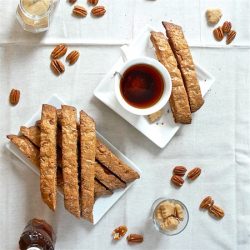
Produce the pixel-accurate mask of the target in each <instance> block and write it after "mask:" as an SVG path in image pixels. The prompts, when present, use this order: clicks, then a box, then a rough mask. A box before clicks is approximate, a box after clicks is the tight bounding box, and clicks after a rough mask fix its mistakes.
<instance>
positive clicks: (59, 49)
mask: <svg viewBox="0 0 250 250" xmlns="http://www.w3.org/2000/svg"><path fill="white" fill-rule="evenodd" d="M67 49H68V48H67V46H66V45H64V44H58V45H57V46H56V47H55V48H54V49H53V51H52V52H51V58H52V59H58V58H60V57H62V56H64V55H65V54H66V52H67Z"/></svg>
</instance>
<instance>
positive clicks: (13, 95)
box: [9, 89, 20, 105]
mask: <svg viewBox="0 0 250 250" xmlns="http://www.w3.org/2000/svg"><path fill="white" fill-rule="evenodd" d="M19 99H20V90H18V89H12V90H11V91H10V96H9V101H10V103H11V104H12V105H17V104H18V102H19Z"/></svg>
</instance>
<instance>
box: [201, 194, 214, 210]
mask: <svg viewBox="0 0 250 250" xmlns="http://www.w3.org/2000/svg"><path fill="white" fill-rule="evenodd" d="M213 204H214V200H213V199H212V197H211V196H207V197H206V198H204V199H203V200H202V202H201V204H200V208H202V209H209V208H210V207H211V206H213Z"/></svg>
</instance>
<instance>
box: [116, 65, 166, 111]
mask: <svg viewBox="0 0 250 250" xmlns="http://www.w3.org/2000/svg"><path fill="white" fill-rule="evenodd" d="M120 91H121V95H122V97H123V98H124V100H125V101H126V102H127V103H128V104H129V105H131V106H133V107H135V108H142V109H143V108H149V107H151V106H153V105H154V104H156V103H157V102H158V101H159V100H160V99H161V97H162V94H163V91H164V79H163V77H162V75H161V73H160V72H159V71H158V70H157V69H156V68H154V67H152V66H150V65H148V64H136V65H133V66H131V67H130V68H128V69H127V70H126V71H125V72H124V74H123V75H122V77H121V81H120Z"/></svg>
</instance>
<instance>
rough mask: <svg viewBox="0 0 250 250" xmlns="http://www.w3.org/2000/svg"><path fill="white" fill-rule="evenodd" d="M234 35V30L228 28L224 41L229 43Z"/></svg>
mask: <svg viewBox="0 0 250 250" xmlns="http://www.w3.org/2000/svg"><path fill="white" fill-rule="evenodd" d="M235 36H236V31H234V30H230V31H229V33H228V34H227V41H226V43H227V44H230V43H231V42H232V41H233V40H234V38H235Z"/></svg>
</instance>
